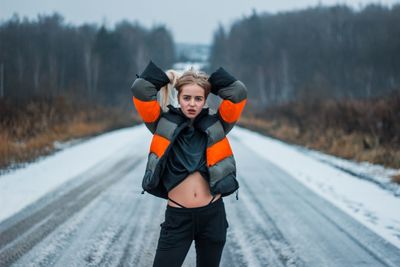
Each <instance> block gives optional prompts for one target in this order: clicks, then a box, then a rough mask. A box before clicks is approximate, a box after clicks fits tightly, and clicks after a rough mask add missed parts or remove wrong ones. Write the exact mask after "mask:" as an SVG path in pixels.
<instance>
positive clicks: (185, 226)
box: [132, 61, 247, 267]
mask: <svg viewBox="0 0 400 267" xmlns="http://www.w3.org/2000/svg"><path fill="white" fill-rule="evenodd" d="M137 77H138V78H137V79H136V80H135V82H134V83H133V85H132V92H133V102H134V105H135V107H136V109H137V111H138V113H139V114H140V116H141V117H142V119H143V121H144V123H145V125H146V126H147V128H148V129H149V130H150V131H151V132H152V134H153V139H152V142H151V146H150V152H149V155H148V161H147V166H146V171H145V175H144V177H143V181H142V187H143V189H144V190H143V192H142V193H144V192H145V191H146V192H148V193H150V194H152V195H154V196H157V197H161V198H165V199H168V202H167V208H166V211H165V221H164V222H163V223H161V225H160V226H161V231H160V237H159V240H158V245H157V251H156V255H155V259H154V263H153V266H168V267H169V266H181V265H182V263H183V261H184V259H185V257H186V254H187V252H188V250H189V248H190V245H191V243H192V241H193V240H195V247H196V254H197V257H196V261H197V266H207V267H209V266H219V262H220V259H221V255H222V250H223V247H224V245H225V241H226V230H227V228H228V221H227V219H226V214H225V207H224V202H223V200H222V197H224V196H228V195H230V194H232V193H233V192H235V191H236V192H237V193H238V191H237V190H238V188H239V184H238V182H237V180H236V164H235V160H234V157H233V153H232V150H231V148H230V145H229V142H228V139H227V137H226V134H227V133H228V132H229V131H230V130H231V129H232V127H233V126H234V124H235V123H236V121H237V120H238V119H239V117H240V114H241V112H242V110H243V108H244V106H245V104H246V100H247V89H246V87H245V86H244V84H243V83H242V82H240V81H238V80H236V79H235V78H234V77H233V76H232V75H230V74H229V73H228V72H226V71H225V70H224V69H223V68H219V69H218V70H217V71H215V72H214V73H212V74H211V75H210V77H208V76H207V75H206V74H205V73H203V72H196V71H194V70H189V71H186V72H184V73H183V74H182V75H180V74H179V73H177V72H175V71H172V70H171V71H167V73H164V72H163V71H162V70H161V69H160V68H159V67H157V66H156V65H155V64H154V63H153V62H152V61H150V62H149V64H148V65H147V67H146V68H145V70H144V71H143V72H142V74H141V75H140V76H137ZM174 87H175V88H176V90H177V91H178V96H177V97H178V103H179V105H180V107H178V108H177V107H174V106H173V105H171V104H169V105H167V106H166V103H165V102H166V101H167V100H168V99H169V96H170V95H171V90H172V88H174ZM161 89H163V90H162V92H163V93H164V94H163V100H164V103H163V106H160V104H159V103H158V101H157V93H158V92H159V91H160V90H161ZM210 92H211V93H213V94H215V95H218V96H220V97H221V98H222V99H223V101H222V103H221V104H220V106H219V108H218V111H217V112H212V110H210V109H209V108H208V107H205V106H206V105H205V104H206V99H207V96H208V94H209V93H210ZM236 197H237V195H236Z"/></svg>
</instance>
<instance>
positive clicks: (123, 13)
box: [0, 0, 400, 44]
mask: <svg viewBox="0 0 400 267" xmlns="http://www.w3.org/2000/svg"><path fill="white" fill-rule="evenodd" d="M371 2H373V3H381V4H383V5H393V4H394V3H399V2H400V0H380V1H377V0H347V1H344V0H342V1H340V0H280V1H272V0H236V1H232V0H201V1H199V0H198V1H190V0H186V1H185V0H146V1H137V0H114V1H106V0H86V1H82V0H81V1H79V0H68V1H66V0H58V1H54V0H36V1H32V0H0V21H4V20H8V19H9V18H11V16H12V15H13V14H14V13H17V14H18V15H19V16H20V17H25V16H27V17H29V18H31V19H32V18H36V17H37V14H52V13H53V12H54V11H57V12H58V13H60V14H61V15H62V16H63V17H64V18H65V21H66V22H67V23H72V24H75V25H79V24H82V23H85V22H89V23H97V24H102V23H105V24H106V25H107V26H108V27H112V26H113V25H114V24H115V23H116V22H119V21H121V20H124V19H125V20H128V21H132V22H133V21H138V22H139V23H140V24H141V25H143V26H145V27H147V28H150V27H152V26H155V25H160V24H164V25H166V26H167V28H168V29H169V30H170V31H171V32H172V33H173V35H174V39H175V41H176V42H189V43H202V44H207V43H211V41H212V36H213V32H214V30H215V29H216V28H217V27H218V24H219V23H221V24H222V25H224V26H225V27H229V25H230V24H231V23H232V22H233V21H234V20H237V19H240V18H242V17H243V16H248V15H250V14H251V13H252V10H253V9H255V10H256V11H257V13H261V12H265V11H267V12H271V13H276V12H279V11H288V10H293V9H303V8H306V7H310V6H315V5H317V4H318V3H321V4H323V5H333V4H336V3H345V4H348V5H350V6H352V7H355V8H359V7H361V6H365V5H366V4H368V3H371Z"/></svg>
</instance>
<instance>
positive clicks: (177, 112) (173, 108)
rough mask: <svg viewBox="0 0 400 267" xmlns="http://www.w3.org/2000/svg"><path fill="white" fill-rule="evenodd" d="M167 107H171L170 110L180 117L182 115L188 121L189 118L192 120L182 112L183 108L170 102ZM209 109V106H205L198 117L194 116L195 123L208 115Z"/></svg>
mask: <svg viewBox="0 0 400 267" xmlns="http://www.w3.org/2000/svg"><path fill="white" fill-rule="evenodd" d="M167 107H168V109H169V111H170V112H172V113H175V114H177V115H179V116H180V117H182V118H183V119H185V120H186V121H189V120H190V119H189V118H188V117H186V115H185V114H184V113H183V112H182V109H181V108H177V107H174V106H173V105H171V104H169V105H168V106H167ZM208 110H209V108H208V107H207V108H203V109H202V110H201V111H200V113H199V114H198V115H197V116H196V118H194V121H193V125H196V124H197V122H198V121H199V120H200V119H201V118H202V117H204V116H205V115H207V114H208Z"/></svg>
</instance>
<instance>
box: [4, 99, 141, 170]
mask: <svg viewBox="0 0 400 267" xmlns="http://www.w3.org/2000/svg"><path fill="white" fill-rule="evenodd" d="M1 104H2V105H1ZM0 105H1V106H0V109H1V110H0V112H1V111H3V113H2V114H6V116H2V118H1V121H0V126H1V129H0V168H2V169H5V168H8V167H15V166H17V165H18V164H19V163H24V162H29V161H32V160H34V159H35V158H37V157H38V156H41V155H46V154H49V153H52V152H53V151H54V150H55V147H54V142H55V141H60V142H62V141H68V140H71V139H75V138H82V137H88V136H93V135H97V134H100V133H103V132H106V131H109V130H112V129H117V128H121V127H127V126H131V125H134V124H137V123H139V122H140V120H139V118H138V117H137V116H135V115H133V114H129V112H126V111H124V110H122V109H117V108H111V107H108V108H104V107H93V106H92V107H88V106H85V107H78V106H76V105H73V104H71V103H69V102H67V101H65V100H59V101H52V102H50V103H46V102H43V101H41V100H38V101H33V102H29V103H28V104H26V105H24V106H23V107H21V106H19V107H18V106H16V107H13V105H11V104H10V103H4V102H3V103H0Z"/></svg>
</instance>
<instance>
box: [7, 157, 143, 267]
mask: <svg viewBox="0 0 400 267" xmlns="http://www.w3.org/2000/svg"><path fill="white" fill-rule="evenodd" d="M142 160H143V158H142V159H137V160H135V161H134V160H132V159H131V158H128V159H124V160H122V161H120V162H117V163H116V164H115V165H113V166H112V168H111V170H109V174H108V173H103V174H101V175H95V176H94V177H93V178H92V179H89V180H88V181H86V182H84V183H83V184H82V185H80V186H78V187H76V188H74V189H72V190H71V191H69V192H68V193H66V194H65V195H63V196H61V197H60V198H58V199H57V200H55V201H53V202H51V203H49V204H48V205H46V206H45V207H43V208H42V209H40V210H38V211H37V212H35V213H34V214H32V215H31V216H28V217H26V218H24V219H23V220H22V221H20V222H17V223H16V224H15V225H13V226H12V227H10V228H8V229H6V230H4V231H3V232H1V233H0V236H1V238H0V248H1V251H0V263H1V264H0V265H1V266H8V265H11V264H12V263H13V262H15V261H16V260H18V259H19V258H20V257H21V256H22V255H23V254H25V253H26V252H27V251H29V250H30V249H31V248H32V247H33V246H35V245H36V244H37V243H39V242H40V241H41V240H43V239H44V238H45V237H46V236H47V235H49V234H50V233H51V232H52V231H53V230H54V229H55V228H57V227H58V226H59V225H60V224H62V223H63V222H65V221H66V220H67V219H68V218H70V217H71V216H73V215H74V214H75V213H77V212H79V211H80V210H81V209H83V208H84V207H85V206H87V205H88V204H89V203H90V202H91V201H93V199H95V198H96V197H97V196H98V195H99V194H100V193H101V192H103V191H104V190H106V189H107V188H108V187H109V186H110V185H112V184H113V183H116V182H118V181H119V180H120V179H121V178H122V177H123V174H124V173H126V172H128V171H129V170H132V169H133V168H135V167H136V166H137V165H138V164H139V163H140V162H141V161H142ZM48 216H51V218H50V219H49V220H48V221H47V222H46V223H45V224H42V225H40V226H39V227H38V228H37V229H36V230H35V231H34V232H30V231H28V230H29V229H31V228H32V227H34V226H35V225H37V224H39V223H40V222H41V221H43V218H46V217H48ZM21 233H22V234H21ZM24 233H25V234H24Z"/></svg>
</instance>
